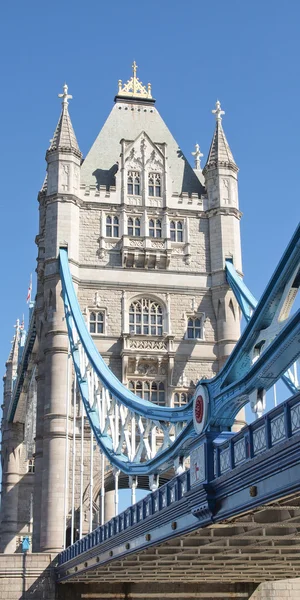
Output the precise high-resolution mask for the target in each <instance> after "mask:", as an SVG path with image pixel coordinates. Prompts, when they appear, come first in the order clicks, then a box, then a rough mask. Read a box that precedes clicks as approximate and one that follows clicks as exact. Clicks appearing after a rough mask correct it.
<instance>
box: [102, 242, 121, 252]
mask: <svg viewBox="0 0 300 600" xmlns="http://www.w3.org/2000/svg"><path fill="white" fill-rule="evenodd" d="M118 247H119V242H105V248H107V250H112V249H116V248H118Z"/></svg>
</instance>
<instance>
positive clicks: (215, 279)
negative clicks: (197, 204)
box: [203, 101, 242, 368]
mask: <svg viewBox="0 0 300 600" xmlns="http://www.w3.org/2000/svg"><path fill="white" fill-rule="evenodd" d="M212 113H213V114H214V115H215V117H216V127H215V131H214V135H213V139H212V143H211V146H210V150H209V154H208V159H207V162H206V165H205V167H204V169H203V174H204V177H205V185H206V189H207V195H208V209H207V216H208V219H209V238H210V263H211V282H212V298H213V306H214V310H215V315H216V320H217V338H218V343H217V347H218V359H219V368H221V367H222V365H223V364H224V362H225V361H226V359H227V358H228V356H229V355H230V353H231V352H232V350H233V347H234V345H235V343H236V342H237V340H238V339H239V336H240V310H239V307H238V305H237V303H236V300H235V298H234V295H233V293H232V291H231V290H230V289H229V286H228V284H227V281H226V276H225V260H226V259H228V260H230V261H232V263H233V264H234V266H235V268H236V269H237V271H239V272H240V273H242V260H241V241H240V218H241V213H240V211H239V209H238V204H239V203H238V184H237V173H238V167H237V165H236V163H235V160H234V158H233V154H232V152H231V150H230V147H229V144H228V142H227V139H226V136H225V133H224V130H223V127H222V115H224V114H225V113H224V111H223V110H222V109H221V104H220V102H219V101H217V102H216V108H215V109H214V110H213V111H212Z"/></svg>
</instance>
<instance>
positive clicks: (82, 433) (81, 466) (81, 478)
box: [79, 406, 84, 539]
mask: <svg viewBox="0 0 300 600" xmlns="http://www.w3.org/2000/svg"><path fill="white" fill-rule="evenodd" d="M83 451H84V410H83V406H81V445H80V516H79V539H81V538H82V504H83Z"/></svg>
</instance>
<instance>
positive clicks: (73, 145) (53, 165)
mask: <svg viewBox="0 0 300 600" xmlns="http://www.w3.org/2000/svg"><path fill="white" fill-rule="evenodd" d="M58 97H59V98H62V111H61V114H60V117H59V120H58V123H57V126H56V129H55V132H54V135H53V138H52V139H51V140H50V147H49V148H48V150H47V153H46V160H47V163H48V169H47V171H48V177H47V195H48V196H49V195H51V194H55V193H60V192H64V193H67V194H77V193H78V190H79V179H80V164H81V161H82V153H81V152H80V148H79V145H78V142H77V139H76V135H75V132H74V129H73V125H72V122H71V118H70V115H69V110H68V105H69V102H68V100H70V99H71V98H72V96H71V95H70V94H68V86H67V84H65V85H64V86H63V93H62V94H58Z"/></svg>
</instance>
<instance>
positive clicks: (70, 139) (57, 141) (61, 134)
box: [47, 83, 82, 158]
mask: <svg viewBox="0 0 300 600" xmlns="http://www.w3.org/2000/svg"><path fill="white" fill-rule="evenodd" d="M58 97H59V98H62V99H63V100H62V111H61V115H60V117H59V121H58V123H57V126H56V129H55V132H54V136H53V138H52V140H51V141H50V147H49V149H48V151H47V152H54V151H55V150H59V151H60V152H70V151H71V152H73V153H74V154H76V155H77V156H79V157H80V158H81V157H82V154H81V152H80V148H79V146H78V142H77V139H76V135H75V132H74V129H73V125H72V123H71V119H70V115H69V111H68V105H69V102H68V100H69V99H71V98H72V96H70V94H68V86H67V84H66V83H65V85H64V86H63V93H62V94H58Z"/></svg>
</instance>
